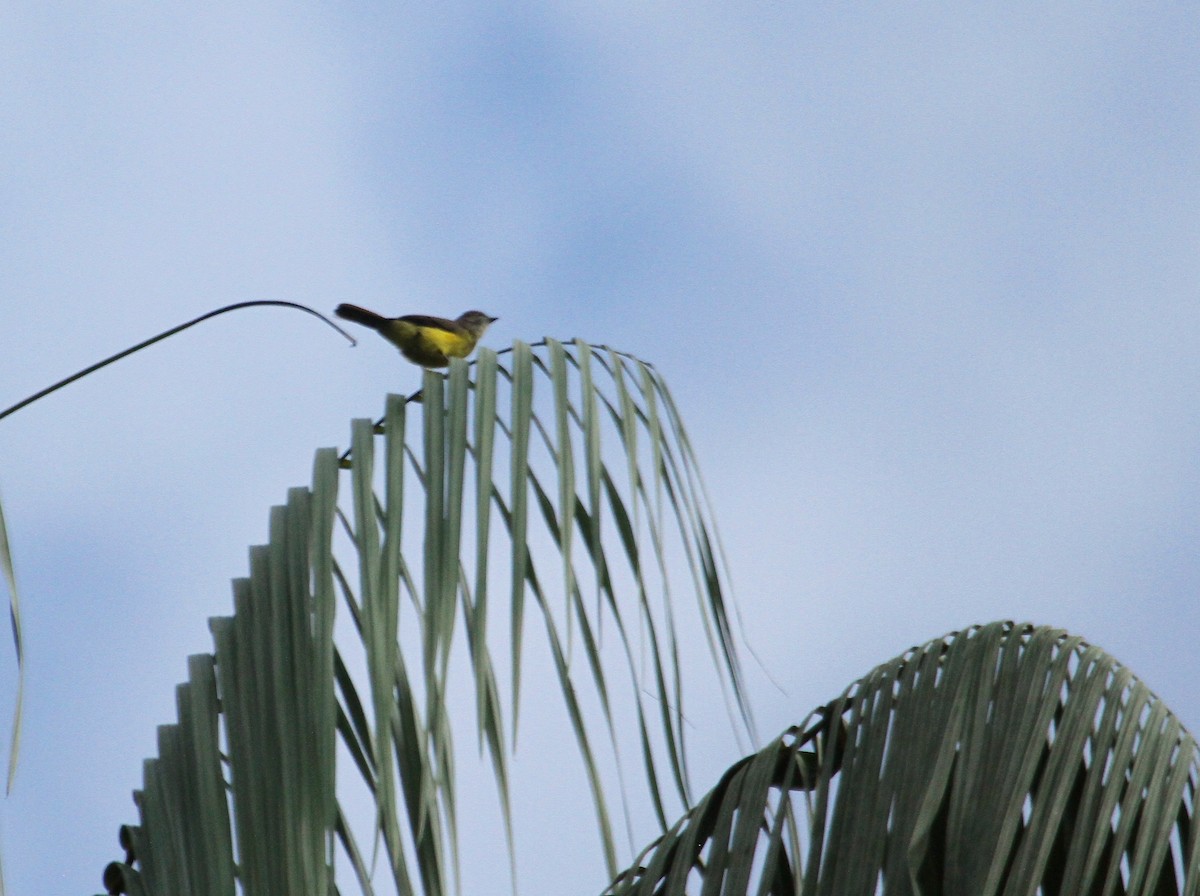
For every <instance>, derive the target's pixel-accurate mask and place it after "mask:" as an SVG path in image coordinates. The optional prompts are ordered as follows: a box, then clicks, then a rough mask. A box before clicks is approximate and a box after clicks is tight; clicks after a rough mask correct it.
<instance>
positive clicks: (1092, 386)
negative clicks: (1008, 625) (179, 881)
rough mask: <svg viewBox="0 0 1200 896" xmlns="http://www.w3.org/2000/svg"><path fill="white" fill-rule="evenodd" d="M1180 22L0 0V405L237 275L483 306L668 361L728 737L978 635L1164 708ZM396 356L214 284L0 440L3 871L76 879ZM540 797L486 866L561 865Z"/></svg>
mask: <svg viewBox="0 0 1200 896" xmlns="http://www.w3.org/2000/svg"><path fill="white" fill-rule="evenodd" d="M1197 46H1200V18H1198V17H1197V16H1196V15H1195V10H1194V9H1193V8H1192V7H1190V6H1188V5H1187V4H1174V5H1170V4H1137V5H1134V4H1086V5H1084V4H1064V3H1059V4H1040V3H1039V4H1033V3H1029V4H1007V5H1005V6H1004V7H1003V9H1002V10H1001V9H990V8H989V9H984V8H982V7H977V6H975V5H972V4H924V5H918V6H913V5H906V6H896V7H887V6H879V5H866V4H863V5H847V4H823V3H805V4H798V3H781V2H759V3H740V2H732V3H720V4H714V3H699V4H697V3H687V4H684V3H675V2H660V3H653V4H646V3H629V4H625V3H609V4H598V3H572V2H567V3H561V4H543V3H537V2H528V3H519V4H514V5H511V6H507V7H499V6H496V5H491V4H474V3H465V2H464V3H456V2H448V3H445V2H443V3H438V4H429V3H415V4H396V5H393V4H381V3H363V4H355V5H349V4H312V3H296V4H270V3H258V2H249V3H221V2H214V3H208V4H203V5H201V6H199V7H196V8H187V7H185V6H183V5H182V4H149V3H121V4H116V3H15V4H12V3H10V4H5V5H4V6H3V7H2V8H0V120H2V121H3V122H4V126H3V128H2V129H0V171H3V175H0V320H2V321H3V336H2V337H0V406H7V405H9V404H11V403H14V402H16V401H18V400H19V399H21V398H23V397H24V396H26V395H28V394H30V393H32V392H35V391H37V390H38V389H40V388H42V387H44V386H46V385H48V384H49V383H51V382H53V381H55V380H57V379H59V378H61V377H63V376H65V375H67V374H69V373H72V372H74V371H75V370H77V369H79V368H81V367H84V366H86V365H87V364H90V363H92V362H94V361H96V360H98V359H100V358H102V357H104V356H106V355H108V354H111V353H113V352H115V351H117V350H119V349H122V348H124V347H126V346H128V345H130V344H132V343H134V342H137V341H140V340H141V339H144V338H146V337H148V336H151V335H153V334H154V333H157V332H159V331H161V330H164V329H166V328H168V327H170V326H173V325H175V324H178V323H181V322H183V321H185V320H187V319H190V318H192V317H194V316H197V315H199V314H201V313H203V312H204V311H207V310H209V309H211V308H214V307H217V306H219V305H224V304H228V303H232V302H238V301H246V300H251V299H282V300H291V301H297V302H303V303H306V304H310V305H313V306H315V307H317V308H320V309H322V310H325V311H329V310H331V309H332V308H333V306H334V305H335V304H337V303H338V302H339V301H352V302H355V303H357V304H361V305H364V306H367V307H372V308H377V309H378V310H381V311H384V312H387V313H392V314H401V313H411V312H423V313H433V314H442V315H446V316H454V315H457V314H458V313H460V312H461V311H463V310H466V309H467V308H474V307H479V308H483V309H484V310H486V311H488V312H490V313H491V314H495V315H499V316H500V322H499V323H498V324H496V325H495V326H494V327H493V329H492V330H491V331H490V332H489V333H488V335H487V340H486V341H487V343H488V344H489V345H491V346H493V347H496V348H500V347H503V346H506V345H508V344H510V343H511V342H512V340H514V339H518V338H520V339H525V340H527V341H533V340H537V339H540V338H541V337H542V336H544V335H551V336H556V337H560V338H571V337H575V336H579V337H582V338H584V339H587V340H588V341H591V342H595V343H608V344H611V345H613V346H616V347H618V348H621V349H624V350H626V351H629V352H633V353H635V354H637V355H639V356H641V357H643V358H645V359H647V360H649V361H652V362H653V363H654V364H655V365H656V367H657V368H658V369H659V370H660V371H661V372H662V373H663V375H664V376H665V377H666V379H667V380H668V382H669V383H670V385H671V387H672V389H673V391H674V393H675V397H676V400H677V402H678V404H679V406H680V409H681V411H682V413H683V415H684V418H685V420H686V422H687V424H688V427H689V430H690V433H691V435H692V438H693V441H694V443H695V445H696V449H697V452H698V454H699V458H700V463H701V465H702V468H703V470H704V472H705V475H706V478H707V482H708V486H709V489H710V492H711V494H712V498H713V503H714V505H715V509H716V514H717V517H718V520H719V521H720V524H721V531H722V534H723V537H724V539H725V542H726V546H727V549H728V552H729V556H730V562H731V567H732V571H733V579H734V582H735V585H736V589H737V593H738V597H739V601H740V606H741V610H742V613H743V616H744V619H745V627H746V634H747V637H748V640H749V642H750V643H751V645H752V646H753V647H754V649H755V650H756V652H757V654H758V655H759V657H760V658H761V659H762V661H763V663H764V665H765V666H766V667H767V669H768V670H769V671H770V673H771V675H772V676H773V677H774V678H775V679H776V680H777V681H778V682H779V684H780V685H781V686H782V688H783V691H784V692H785V693H780V691H778V690H776V689H775V688H773V687H772V686H771V685H770V684H769V683H768V682H767V681H766V679H765V676H763V675H761V674H758V675H752V682H751V684H752V688H753V696H754V698H755V704H756V708H757V711H758V714H759V717H760V723H761V725H760V727H761V729H762V733H763V735H764V736H769V735H770V734H772V733H774V732H776V731H778V730H780V729H782V728H783V727H785V726H786V725H788V724H791V723H793V722H795V721H798V720H799V719H800V718H802V717H803V716H804V715H805V714H807V712H808V711H809V710H810V709H811V708H812V707H813V706H815V705H818V704H820V703H823V702H825V701H826V700H828V699H829V698H831V697H832V696H834V695H836V694H837V693H838V692H840V691H841V690H842V688H843V687H844V686H845V685H847V684H848V683H849V682H850V681H852V680H853V679H855V678H856V677H858V676H860V675H862V674H863V673H865V672H867V671H868V670H869V669H870V668H871V667H872V666H874V665H875V664H877V663H879V662H882V661H884V660H886V659H888V658H890V657H891V656H893V655H895V654H897V653H899V652H901V651H902V650H904V649H905V648H906V647H908V646H910V645H912V644H915V643H920V642H923V641H925V640H927V639H929V638H932V637H935V636H938V635H940V634H942V633H944V632H946V631H949V630H953V629H957V628H961V627H963V626H966V625H969V624H971V623H977V622H986V621H990V620H994V619H1005V618H1009V619H1018V620H1031V621H1034V622H1038V623H1048V624H1053V625H1057V626H1062V627H1064V628H1067V629H1069V630H1071V631H1072V632H1075V633H1079V634H1081V635H1084V636H1085V637H1087V638H1088V639H1089V640H1091V641H1092V642H1093V643H1096V644H1098V645H1100V646H1102V647H1104V648H1105V649H1107V650H1108V651H1109V652H1111V653H1112V654H1114V655H1115V656H1116V657H1118V658H1119V659H1121V660H1122V661H1123V662H1125V663H1126V664H1128V665H1129V666H1130V667H1132V669H1133V670H1134V671H1135V672H1136V673H1137V674H1138V675H1140V676H1141V677H1142V678H1143V679H1144V680H1145V681H1146V682H1147V683H1148V684H1149V685H1150V687H1151V688H1153V689H1154V690H1155V691H1156V692H1157V693H1158V694H1159V695H1160V696H1162V697H1163V698H1164V699H1165V700H1166V701H1167V703H1168V705H1170V706H1171V707H1172V708H1173V709H1174V710H1175V711H1176V712H1177V713H1178V714H1179V715H1180V716H1181V717H1182V719H1183V721H1184V723H1185V724H1187V725H1188V726H1190V727H1191V729H1192V730H1193V731H1197V730H1200V689H1197V686H1196V682H1197V680H1198V673H1200V658H1198V655H1197V651H1196V645H1197V635H1198V634H1200V605H1198V603H1197V600H1196V598H1197V593H1198V590H1200V589H1198V586H1200V562H1198V554H1197V551H1196V545H1197V535H1198V534H1200V476H1198V471H1200V461H1198V458H1200V426H1198V413H1197V393H1198V388H1197V387H1198V385H1200V369H1198V368H1200V360H1198V359H1200V352H1197V345H1198V339H1200V300H1198V291H1200V290H1198V287H1200V213H1198V211H1197V210H1198V209H1200V166H1198V165H1197V161H1196V160H1197V159H1198V158H1200V68H1198V67H1197V65H1196V55H1195V48H1196V47H1197ZM417 378H418V374H417V372H416V370H415V369H414V368H412V367H410V366H408V365H406V364H404V363H402V362H401V360H400V359H399V357H398V355H396V353H395V352H394V351H393V350H392V349H391V348H390V347H388V346H386V345H385V344H383V343H382V342H375V341H370V340H364V341H363V342H362V343H361V344H360V345H359V347H358V348H356V349H353V350H352V349H350V348H349V347H348V346H347V344H346V343H345V342H343V341H342V340H341V339H340V338H339V337H337V336H336V334H334V333H333V332H332V331H330V330H328V329H326V328H325V327H323V326H321V325H320V324H319V323H318V322H316V321H315V320H314V319H312V318H309V317H306V316H303V315H300V314H295V313H292V312H285V311H280V310H277V309H254V310H251V311H246V312H241V313H238V314H234V315H228V316H225V317H222V318H219V319H217V320H214V321H211V322H209V323H206V324H204V325H203V326H201V327H199V328H196V329H194V330H190V331H188V332H187V333H186V334H184V335H182V336H180V337H178V338H176V339H173V340H171V341H170V342H168V343H165V344H162V345H159V346H156V347H154V348H152V349H150V350H148V351H146V352H143V353H141V354H138V355H136V356H134V357H132V358H130V359H127V360H125V361H123V362H121V363H120V364H119V365H116V366H114V367H111V368H108V369H106V370H104V371H103V372H101V373H99V374H97V375H94V376H92V377H90V378H89V379H87V380H85V381H83V382H80V383H78V384H76V385H73V386H72V387H70V388H69V389H68V390H65V391H63V392H60V393H58V394H56V395H54V396H52V397H50V398H47V399H45V400H44V401H42V402H40V403H38V404H36V405H34V406H31V407H29V408H27V409H25V410H23V411H21V412H19V413H18V414H15V415H13V416H12V417H9V418H7V419H5V420H3V421H0V496H2V498H3V502H4V509H5V513H6V515H7V519H8V524H9V528H10V533H11V537H12V545H13V549H14V551H15V554H16V561H17V567H18V575H19V580H20V584H21V587H22V590H23V596H24V614H25V634H26V638H27V645H28V695H27V708H26V713H27V715H26V723H25V729H24V752H23V758H22V765H21V768H20V772H19V777H18V780H17V788H16V792H15V794H14V795H13V796H11V797H10V798H9V799H7V800H6V801H5V803H4V806H3V809H2V811H0V819H2V822H3V827H2V831H0V837H2V844H3V859H4V866H5V871H6V875H7V880H8V884H9V886H10V888H11V890H10V891H11V892H13V893H17V894H22V893H33V892H42V893H51V892H59V893H66V894H71V893H74V894H82V893H91V892H98V891H99V890H100V886H99V883H100V881H99V876H100V872H101V870H102V868H103V866H104V864H105V863H107V862H108V861H109V860H111V859H113V858H116V857H117V854H118V853H117V848H116V829H117V826H118V825H119V824H121V823H123V822H133V821H134V820H135V819H136V815H135V811H134V807H133V805H132V803H131V801H130V798H129V794H130V791H131V790H133V789H134V788H135V787H139V786H140V781H141V763H142V760H143V759H144V758H146V757H148V756H150V755H152V754H153V752H154V750H155V726H156V725H158V724H161V723H166V722H170V721H173V720H174V717H175V709H174V686H175V684H176V683H177V682H178V681H180V680H181V679H182V678H183V677H184V676H185V672H186V667H185V657H186V656H187V654H189V653H196V652H200V651H207V650H209V649H211V641H210V638H209V634H208V628H207V623H206V620H207V619H208V617H210V616H213V615H221V614H225V613H228V612H229V611H230V608H231V600H230V592H229V580H230V579H231V578H233V577H235V576H240V575H243V574H244V573H245V571H246V554H245V551H246V546H247V545H250V544H257V543H260V542H262V541H263V540H264V539H265V538H266V522H267V511H268V508H269V507H270V505H272V504H275V503H279V502H280V501H282V500H283V499H284V497H285V494H286V490H287V489H288V488H289V487H291V486H294V485H301V484H306V483H307V482H308V479H309V475H310V471H311V463H312V455H313V452H314V450H315V449H316V448H318V447H321V446H326V445H339V446H345V445H346V444H347V442H348V432H349V430H348V421H349V420H350V419H351V418H354V417H363V416H372V415H376V414H377V413H378V412H379V411H380V409H381V408H382V401H383V395H384V393H385V392H387V391H389V390H390V391H400V392H404V391H408V390H411V389H412V388H413V387H414V386H415V384H416V382H417ZM5 656H7V658H8V665H7V669H8V671H7V672H4V671H3V670H4V668H5V667H3V666H0V682H4V681H7V682H8V684H7V685H6V686H3V687H0V690H3V692H4V693H5V694H10V692H11V687H12V681H13V680H14V678H13V669H14V666H13V664H12V662H11V650H10V651H9V653H8V654H7V655H5ZM6 699H7V698H6ZM0 708H4V706H0ZM5 711H7V710H6V709H5ZM5 717H6V716H5ZM713 724H717V725H719V724H721V717H720V716H714V717H713ZM701 739H703V738H701ZM735 758H737V757H736V754H733V753H724V754H718V755H711V756H706V757H704V759H703V760H702V763H701V764H702V765H703V767H704V768H705V769H709V768H712V769H720V768H723V767H724V766H725V765H727V764H729V762H731V761H732V760H733V759H735ZM515 799H516V801H517V806H518V813H520V812H521V808H520V807H521V796H520V795H519V794H518V795H517V796H516V797H515ZM556 811H560V810H556V809H555V808H554V807H549V808H547V807H544V806H543V807H542V808H541V809H539V812H541V813H544V814H543V815H541V816H540V821H541V822H542V823H543V824H545V825H549V826H550V827H551V830H554V831H557V832H559V833H562V832H566V834H567V836H566V837H564V838H563V839H564V840H565V841H566V842H564V843H561V844H559V845H558V847H557V848H556V849H555V850H554V851H553V853H554V855H553V858H557V859H561V861H562V863H563V864H562V868H561V869H559V870H558V871H554V870H553V869H552V870H551V871H549V872H547V874H548V875H549V876H548V877H546V878H542V879H539V878H538V877H537V875H536V874H535V873H530V874H529V876H528V877H526V878H524V879H523V881H522V882H523V884H528V885H529V890H528V892H547V891H549V887H550V885H552V884H553V883H555V882H556V881H555V879H554V877H553V875H554V874H555V873H558V874H562V875H563V877H562V878H561V880H560V881H558V882H560V883H565V882H566V881H567V880H572V884H573V889H576V890H577V891H579V892H596V891H598V890H600V889H601V888H602V886H603V884H604V880H603V878H602V875H600V874H599V867H600V866H599V864H598V862H596V860H595V849H594V840H593V839H592V835H591V831H590V828H589V827H588V826H589V825H590V824H591V820H590V814H589V815H588V816H587V820H586V822H585V823H583V824H580V825H577V824H575V823H574V822H570V823H567V822H564V821H563V820H562V819H563V818H565V819H569V818H570V816H569V814H564V815H563V816H562V818H557V817H556V816H555V814H554V813H555V812H556ZM561 811H563V812H564V813H565V812H566V810H561ZM576 835H578V842H575V840H576ZM543 858H547V857H545V856H543ZM589 863H591V864H589ZM586 869H595V872H596V876H595V877H592V876H591V875H590V874H589V873H585V870H586ZM568 873H570V874H571V877H567V876H566V875H568ZM495 883H496V887H495V890H493V892H507V882H506V881H505V880H502V879H501V880H497V881H496V882H495Z"/></svg>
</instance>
